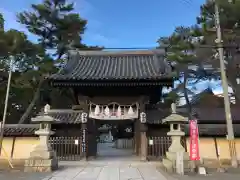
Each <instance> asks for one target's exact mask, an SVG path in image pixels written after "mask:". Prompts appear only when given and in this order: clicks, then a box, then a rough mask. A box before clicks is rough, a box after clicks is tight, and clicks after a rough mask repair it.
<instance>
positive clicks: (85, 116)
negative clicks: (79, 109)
mask: <svg viewBox="0 0 240 180" xmlns="http://www.w3.org/2000/svg"><path fill="white" fill-rule="evenodd" d="M87 116H88V115H87V113H82V114H81V121H82V123H87Z"/></svg>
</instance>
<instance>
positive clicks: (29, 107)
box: [18, 78, 45, 124]
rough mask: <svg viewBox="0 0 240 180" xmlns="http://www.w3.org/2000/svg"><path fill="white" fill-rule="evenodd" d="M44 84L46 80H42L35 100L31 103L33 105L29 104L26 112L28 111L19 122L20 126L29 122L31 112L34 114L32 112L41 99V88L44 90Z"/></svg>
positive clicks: (34, 97)
mask: <svg viewBox="0 0 240 180" xmlns="http://www.w3.org/2000/svg"><path fill="white" fill-rule="evenodd" d="M44 82H45V79H44V78H42V79H41V80H40V82H39V84H38V87H37V90H36V92H35V94H34V96H33V99H32V101H31V103H30V104H29V106H28V108H27V110H26V111H25V112H24V114H23V115H22V117H21V119H20V120H19V122H18V124H23V123H24V122H25V121H26V120H27V118H28V117H29V116H30V114H31V112H32V110H33V108H34V106H35V104H36V102H37V100H38V99H39V97H40V92H41V88H42V85H43V83H44Z"/></svg>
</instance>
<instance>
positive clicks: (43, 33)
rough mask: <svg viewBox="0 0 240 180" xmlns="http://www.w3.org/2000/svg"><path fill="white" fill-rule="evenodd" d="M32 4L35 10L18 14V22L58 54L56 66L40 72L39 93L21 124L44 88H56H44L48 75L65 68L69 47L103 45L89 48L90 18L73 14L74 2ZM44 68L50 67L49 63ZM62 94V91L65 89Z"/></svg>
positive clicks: (59, 0)
mask: <svg viewBox="0 0 240 180" xmlns="http://www.w3.org/2000/svg"><path fill="white" fill-rule="evenodd" d="M31 7H32V11H24V12H22V13H19V14H18V16H17V17H18V21H19V22H20V23H21V24H23V25H25V26H26V28H27V29H28V31H29V32H31V33H33V34H34V35H36V36H37V37H38V42H39V43H40V44H41V46H42V48H43V49H45V50H50V51H48V52H54V53H52V57H55V60H54V61H52V62H51V64H52V65H50V66H49V67H48V71H39V72H40V74H41V75H40V77H39V78H38V79H37V83H38V87H37V88H36V93H35V95H34V97H33V99H32V101H31V103H30V104H29V106H28V108H27V110H26V111H25V113H24V114H23V116H22V118H21V119H20V121H19V123H23V122H25V121H26V119H27V118H28V117H29V116H30V113H31V112H32V110H33V108H34V106H35V104H36V102H37V100H38V99H39V98H40V92H41V91H42V90H41V89H45V93H44V94H47V92H50V91H53V90H51V89H49V88H48V87H46V86H45V87H44V88H43V86H44V84H45V83H46V82H45V77H46V76H49V75H50V74H52V73H54V72H55V70H56V68H53V67H54V66H55V67H57V68H60V67H61V65H62V63H63V59H64V57H65V56H64V55H65V54H66V52H67V51H68V50H69V49H90V50H92V49H94V50H95V49H101V47H100V48H99V47H88V46H87V45H85V44H82V35H83V33H84V31H85V29H86V24H87V21H86V20H84V19H82V18H81V17H80V15H79V14H78V13H73V10H74V4H73V3H68V2H67V0H43V2H42V3H40V4H32V5H31ZM44 65H46V64H44ZM44 67H45V68H47V66H44ZM46 89H48V91H46ZM59 93H60V94H62V93H63V90H61V92H60V91H59ZM55 94H56V93H55ZM64 94H65V95H66V96H67V94H70V96H71V93H67V92H64Z"/></svg>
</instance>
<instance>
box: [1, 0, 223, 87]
mask: <svg viewBox="0 0 240 180" xmlns="http://www.w3.org/2000/svg"><path fill="white" fill-rule="evenodd" d="M41 1H42V0H22V1H21V2H20V1H16V0H1V5H0V12H2V13H3V14H4V17H5V20H6V24H5V27H6V28H7V29H9V28H15V29H18V30H21V31H25V32H26V33H27V34H28V36H29V38H30V39H31V40H32V41H36V37H34V36H33V35H31V34H30V33H28V32H27V31H26V29H25V28H24V27H23V26H22V25H20V24H18V23H17V22H16V13H18V12H21V11H23V10H27V9H29V8H30V5H31V4H32V3H39V2H41ZM70 2H71V1H70ZM72 2H75V7H76V10H75V11H76V12H78V13H79V14H80V16H81V17H83V18H85V19H87V20H88V25H87V30H86V33H85V34H84V38H83V40H84V43H86V44H88V45H100V46H104V47H109V48H112V47H115V48H121V47H147V48H151V47H155V46H156V45H157V44H156V41H157V39H158V38H159V37H160V36H167V35H169V34H171V33H172V32H173V30H174V28H175V27H176V26H180V25H183V26H189V25H193V24H195V23H196V17H197V16H198V15H199V11H200V5H201V4H203V3H204V0H75V1H72ZM215 84H216V83H215V82H210V86H211V87H215ZM207 86H209V82H201V83H199V84H198V85H197V89H198V91H199V90H202V89H205V88H206V87H207ZM214 89H215V91H216V92H221V88H219V86H218V87H217V88H216V87H215V88H214Z"/></svg>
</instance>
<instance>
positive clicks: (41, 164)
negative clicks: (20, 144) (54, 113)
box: [24, 114, 58, 172]
mask: <svg viewBox="0 0 240 180" xmlns="http://www.w3.org/2000/svg"><path fill="white" fill-rule="evenodd" d="M32 121H33V122H40V128H39V130H38V131H36V132H35V134H36V135H38V136H39V144H38V145H37V146H36V147H35V148H34V150H33V151H32V152H31V153H30V157H29V158H28V159H27V160H26V161H25V168H24V171H25V172H51V171H53V170H56V169H57V168H58V160H57V157H56V153H55V152H54V151H53V149H52V148H51V146H50V144H49V143H48V140H49V137H50V136H51V135H53V134H54V132H53V131H51V123H52V122H53V121H54V119H53V118H52V117H50V116H48V115H46V114H45V115H43V116H37V117H36V118H33V119H32Z"/></svg>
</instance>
